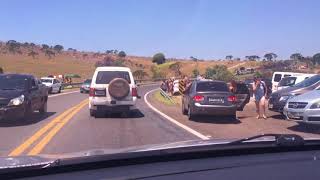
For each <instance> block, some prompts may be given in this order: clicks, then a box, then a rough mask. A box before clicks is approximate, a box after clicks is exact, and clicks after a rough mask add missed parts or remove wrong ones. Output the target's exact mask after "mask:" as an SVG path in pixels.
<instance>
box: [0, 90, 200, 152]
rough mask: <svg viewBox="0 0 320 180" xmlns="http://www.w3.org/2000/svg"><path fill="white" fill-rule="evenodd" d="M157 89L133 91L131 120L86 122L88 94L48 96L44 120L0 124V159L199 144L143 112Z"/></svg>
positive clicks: (156, 116) (115, 118) (114, 117)
mask: <svg viewBox="0 0 320 180" xmlns="http://www.w3.org/2000/svg"><path fill="white" fill-rule="evenodd" d="M157 86H158V85H147V86H141V87H139V95H141V97H142V98H141V99H139V100H138V101H137V109H138V110H137V111H136V112H137V113H136V115H135V116H134V117H129V118H122V117H121V116H120V115H117V114H114V115H111V116H109V117H103V118H93V117H90V116H89V112H88V106H87V103H88V102H87V99H88V94H80V93H78V92H74V93H66V94H64V95H58V96H55V95H52V97H50V98H49V101H48V111H49V112H48V115H47V116H45V117H41V116H40V115H38V114H35V115H34V117H33V119H32V120H31V121H30V122H21V121H20V122H1V124H0V155H1V156H7V155H15V156H16V155H37V154H62V153H72V152H79V151H86V150H92V149H118V148H126V147H134V146H140V145H149V144H160V143H170V142H177V141H184V140H192V139H199V138H198V137H196V136H194V135H192V134H190V133H188V132H186V131H185V130H184V129H182V128H180V127H178V126H176V125H174V124H173V123H171V122H170V121H168V120H167V119H164V118H163V117H162V116H160V115H159V114H158V113H156V112H154V111H153V110H151V109H150V108H149V107H148V106H147V104H146V103H145V101H144V99H143V96H144V95H145V93H147V92H148V91H150V90H152V89H155V88H157Z"/></svg>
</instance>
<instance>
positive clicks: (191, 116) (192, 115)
mask: <svg viewBox="0 0 320 180" xmlns="http://www.w3.org/2000/svg"><path fill="white" fill-rule="evenodd" d="M188 119H189V120H192V119H194V114H192V112H191V108H190V107H188Z"/></svg>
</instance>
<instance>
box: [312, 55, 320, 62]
mask: <svg viewBox="0 0 320 180" xmlns="http://www.w3.org/2000/svg"><path fill="white" fill-rule="evenodd" d="M312 63H313V65H320V53H317V54H315V55H313V57H312Z"/></svg>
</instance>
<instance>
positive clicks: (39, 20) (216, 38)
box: [0, 0, 320, 59]
mask: <svg viewBox="0 0 320 180" xmlns="http://www.w3.org/2000/svg"><path fill="white" fill-rule="evenodd" d="M319 9H320V1H319V0H54V1H43V0H28V1H21V0H1V3H0V40H2V41H7V40H11V39H13V40H17V41H19V42H34V43H37V44H43V43H46V44H49V45H55V44H61V45H63V46H64V47H65V48H75V49H77V50H85V51H100V52H104V51H106V50H108V49H118V50H124V51H125V52H126V53H127V54H129V55H137V56H152V55H153V54H155V53H157V52H163V53H164V54H165V55H166V57H171V58H189V57H190V56H194V57H197V58H199V59H224V58H225V56H226V55H233V57H239V58H244V56H247V55H259V56H260V57H261V56H263V55H264V54H265V53H268V52H274V53H276V54H277V55H278V56H279V59H286V58H288V57H289V56H290V55H291V54H292V53H296V52H298V53H301V54H302V55H303V56H312V55H314V54H315V53H318V52H320V23H319V21H320V10H319Z"/></svg>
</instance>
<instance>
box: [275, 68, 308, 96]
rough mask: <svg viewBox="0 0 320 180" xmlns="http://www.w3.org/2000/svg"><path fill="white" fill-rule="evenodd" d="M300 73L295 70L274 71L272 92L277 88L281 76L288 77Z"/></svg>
mask: <svg viewBox="0 0 320 180" xmlns="http://www.w3.org/2000/svg"><path fill="white" fill-rule="evenodd" d="M299 74H302V73H295V72H274V73H273V75H272V82H271V83H272V92H275V91H277V89H278V84H279V82H280V81H281V79H282V78H284V77H290V76H294V75H299Z"/></svg>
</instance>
